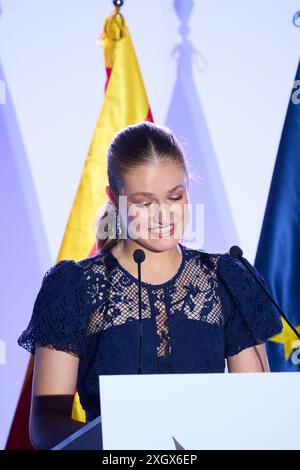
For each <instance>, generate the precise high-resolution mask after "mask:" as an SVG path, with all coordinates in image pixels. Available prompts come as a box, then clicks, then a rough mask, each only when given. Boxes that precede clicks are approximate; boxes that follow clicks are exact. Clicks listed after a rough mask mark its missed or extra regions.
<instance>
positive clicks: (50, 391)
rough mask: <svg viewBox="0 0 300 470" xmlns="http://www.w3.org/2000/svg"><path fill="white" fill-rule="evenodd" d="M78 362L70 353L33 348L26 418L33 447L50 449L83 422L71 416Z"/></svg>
mask: <svg viewBox="0 0 300 470" xmlns="http://www.w3.org/2000/svg"><path fill="white" fill-rule="evenodd" d="M78 363H79V359H78V357H76V356H74V355H72V354H69V353H66V352H63V351H57V350H55V349H50V348H45V347H37V348H36V352H35V361H34V374H33V384H32V400H31V409H30V420H29V435H30V440H31V443H32V445H33V447H34V448H35V449H51V448H52V447H53V446H55V445H56V444H58V443H59V442H61V441H62V440H63V439H65V438H66V437H68V436H69V435H71V434H73V433H74V432H75V431H77V430H78V429H81V428H82V427H83V426H84V425H85V423H80V422H78V421H75V420H73V419H72V418H71V413H72V406H73V399H74V394H75V391H76V383H77V373H78Z"/></svg>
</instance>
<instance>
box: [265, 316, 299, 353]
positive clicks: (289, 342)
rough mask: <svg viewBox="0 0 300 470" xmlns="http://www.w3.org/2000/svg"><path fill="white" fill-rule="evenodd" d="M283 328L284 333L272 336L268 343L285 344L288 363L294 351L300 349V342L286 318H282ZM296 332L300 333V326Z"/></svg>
mask: <svg viewBox="0 0 300 470" xmlns="http://www.w3.org/2000/svg"><path fill="white" fill-rule="evenodd" d="M282 324H283V328H282V331H281V332H280V333H279V334H278V335H275V336H272V337H271V338H269V339H268V341H273V342H274V343H279V344H283V346H284V358H285V360H286V361H287V360H288V359H289V357H290V355H291V353H292V351H293V350H294V349H297V348H300V340H299V338H298V337H297V336H296V334H295V333H294V331H293V330H292V328H291V327H290V326H289V325H288V323H287V322H286V321H285V319H284V318H282ZM296 330H297V331H298V332H299V333H300V325H298V326H296Z"/></svg>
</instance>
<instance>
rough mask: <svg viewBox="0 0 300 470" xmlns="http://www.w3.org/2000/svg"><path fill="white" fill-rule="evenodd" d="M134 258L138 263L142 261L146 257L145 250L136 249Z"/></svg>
mask: <svg viewBox="0 0 300 470" xmlns="http://www.w3.org/2000/svg"><path fill="white" fill-rule="evenodd" d="M133 259H134V261H135V262H136V263H142V262H143V261H144V259H145V252H144V251H143V250H141V249H140V248H139V249H137V250H134V252H133Z"/></svg>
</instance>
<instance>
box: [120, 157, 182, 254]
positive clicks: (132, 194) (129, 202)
mask: <svg viewBox="0 0 300 470" xmlns="http://www.w3.org/2000/svg"><path fill="white" fill-rule="evenodd" d="M122 181H123V188H122V192H121V194H120V196H126V198H125V199H124V202H125V201H126V202H125V204H126V207H127V213H126V217H127V228H128V238H131V239H133V240H136V241H137V242H138V243H139V244H140V245H142V246H144V247H145V248H148V249H152V250H155V251H164V250H170V249H172V248H174V247H175V246H176V245H177V243H178V242H179V241H180V240H181V238H182V236H183V233H184V230H185V228H186V225H187V223H188V220H189V197H188V187H187V183H188V181H187V176H186V173H185V171H184V169H183V168H182V167H181V166H179V165H176V164H174V163H173V162H170V161H158V162H156V163H155V164H153V165H149V166H145V165H143V166H139V167H137V168H135V169H134V170H131V171H130V173H129V172H128V173H127V174H126V175H125V176H124V177H123V179H122ZM125 204H124V205H125ZM119 207H120V206H119ZM120 213H121V216H122V210H121V211H120Z"/></svg>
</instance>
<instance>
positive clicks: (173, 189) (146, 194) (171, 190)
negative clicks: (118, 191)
mask: <svg viewBox="0 0 300 470" xmlns="http://www.w3.org/2000/svg"><path fill="white" fill-rule="evenodd" d="M184 187H185V186H184V185H183V184H178V185H177V186H175V188H172V189H169V191H168V193H172V192H173V191H175V189H178V188H184ZM139 194H141V195H142V196H154V194H153V193H146V192H144V191H138V192H137V193H133V194H130V195H129V197H131V196H137V195H139Z"/></svg>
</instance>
